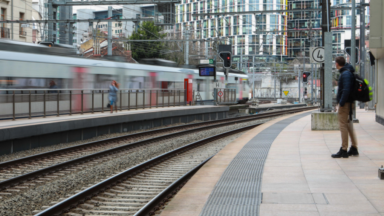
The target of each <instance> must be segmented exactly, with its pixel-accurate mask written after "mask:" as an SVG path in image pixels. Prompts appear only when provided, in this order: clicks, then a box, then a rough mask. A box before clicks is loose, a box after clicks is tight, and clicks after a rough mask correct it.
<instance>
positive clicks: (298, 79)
mask: <svg viewBox="0 0 384 216" xmlns="http://www.w3.org/2000/svg"><path fill="white" fill-rule="evenodd" d="M295 70H297V81H298V84H299V85H298V87H297V88H298V97H299V103H300V102H301V71H300V68H298V67H295Z"/></svg>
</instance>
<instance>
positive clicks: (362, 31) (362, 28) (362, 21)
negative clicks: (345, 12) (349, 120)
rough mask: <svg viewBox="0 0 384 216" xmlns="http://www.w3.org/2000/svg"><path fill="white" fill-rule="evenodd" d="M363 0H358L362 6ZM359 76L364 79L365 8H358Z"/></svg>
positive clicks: (362, 105) (361, 104)
mask: <svg viewBox="0 0 384 216" xmlns="http://www.w3.org/2000/svg"><path fill="white" fill-rule="evenodd" d="M364 3H365V0H360V5H363V4H364ZM360 76H361V77H362V78H365V7H364V6H363V7H360ZM364 105H365V103H360V109H364Z"/></svg>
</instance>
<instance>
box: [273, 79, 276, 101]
mask: <svg viewBox="0 0 384 216" xmlns="http://www.w3.org/2000/svg"><path fill="white" fill-rule="evenodd" d="M273 78H274V88H275V92H274V98H275V99H274V100H276V72H275V75H274V76H273Z"/></svg>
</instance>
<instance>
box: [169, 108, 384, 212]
mask: <svg viewBox="0 0 384 216" xmlns="http://www.w3.org/2000/svg"><path fill="white" fill-rule="evenodd" d="M295 115H300V113H298V114H294V115H289V116H286V117H282V118H278V119H275V120H273V121H270V122H268V123H266V124H264V125H262V126H260V127H257V128H255V129H253V130H250V131H248V132H246V133H245V134H244V135H242V136H241V137H239V138H238V139H236V140H235V141H233V142H232V143H230V144H229V145H227V146H226V147H225V148H224V149H223V150H222V151H220V152H219V153H218V154H217V155H216V156H215V157H213V158H212V159H211V160H210V161H209V162H208V163H206V164H205V165H204V166H203V167H202V168H201V169H200V170H199V171H198V172H197V173H196V175H195V176H194V177H192V179H191V180H190V181H188V183H187V184H186V185H185V186H184V187H183V188H182V189H181V190H180V191H179V193H178V194H177V195H176V196H175V197H174V198H173V200H172V201H171V202H170V203H169V204H168V205H167V206H166V207H165V209H164V210H163V212H162V214H161V215H162V216H164V215H167V216H173V215H183V216H192V215H195V216H197V215H208V214H206V213H202V212H203V211H202V210H203V209H205V208H207V207H204V206H205V205H206V204H207V203H209V202H208V200H209V199H210V198H212V197H210V196H212V191H214V190H215V189H217V188H216V187H217V186H218V185H217V183H218V182H219V181H222V179H221V178H222V176H223V175H224V174H225V171H226V169H227V167H228V166H230V164H231V162H232V160H233V159H234V158H235V157H236V156H237V155H238V153H239V152H240V151H241V150H242V149H243V147H244V146H245V145H247V143H249V142H250V141H252V138H254V137H255V136H257V135H258V134H260V133H261V132H262V131H264V130H266V129H267V128H268V127H270V126H273V125H274V124H276V123H277V124H279V122H282V121H286V120H287V119H288V118H290V117H292V116H295ZM357 117H358V119H359V120H360V123H358V124H354V127H355V131H356V135H357V139H358V142H359V151H360V156H359V157H350V158H348V159H333V158H331V154H332V153H335V152H337V151H338V150H339V148H340V144H341V136H340V131H336V130H335V131H312V130H311V117H310V115H306V116H304V117H302V118H300V119H298V120H296V121H294V122H293V123H291V124H289V125H288V126H287V127H285V128H284V129H283V130H282V131H281V132H280V133H279V134H278V136H277V137H276V138H275V139H274V141H273V143H272V145H271V147H270V149H269V153H268V156H267V158H266V160H265V163H264V168H263V173H262V181H261V182H262V183H261V190H260V192H261V194H252V193H251V194H247V195H243V196H250V197H251V198H252V197H257V196H259V195H261V197H262V198H261V202H259V203H256V204H255V206H254V207H255V208H254V212H246V213H245V214H237V215H261V216H269V215H282V216H290V215H303V216H307V215H308V216H312V215H324V216H326V215H327V216H328V215H359V216H363V215H369V216H384V181H383V180H379V179H378V168H379V167H380V166H381V165H384V126H382V125H380V124H378V123H376V122H375V113H374V112H372V111H364V110H360V109H357ZM255 160H256V158H255ZM255 169H256V167H255ZM233 179H235V180H236V181H237V182H239V181H243V180H244V179H242V176H233ZM234 184H236V183H235V182H234ZM227 187H231V185H228V186H227ZM241 196H242V195H241V194H237V197H233V200H232V203H227V204H225V203H223V205H233V206H236V203H239V202H237V200H240V199H241V198H242V197H241ZM217 199H219V198H217ZM236 207H237V208H238V209H242V208H244V206H242V205H238V206H236ZM209 215H211V214H209ZM212 215H215V214H212ZM216 215H218V214H216ZM226 215H235V214H231V213H226Z"/></svg>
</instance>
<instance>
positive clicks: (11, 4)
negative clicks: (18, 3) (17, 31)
mask: <svg viewBox="0 0 384 216" xmlns="http://www.w3.org/2000/svg"><path fill="white" fill-rule="evenodd" d="M5 19H7V18H5ZM11 20H13V0H11ZM11 40H13V23H11Z"/></svg>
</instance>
